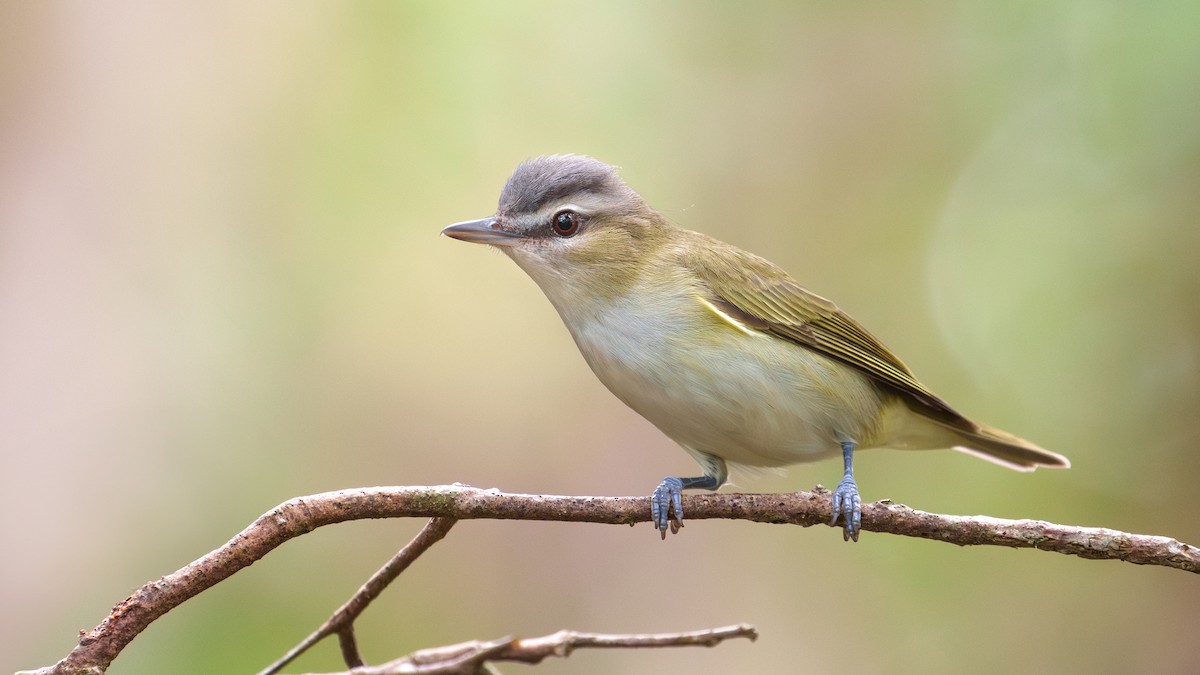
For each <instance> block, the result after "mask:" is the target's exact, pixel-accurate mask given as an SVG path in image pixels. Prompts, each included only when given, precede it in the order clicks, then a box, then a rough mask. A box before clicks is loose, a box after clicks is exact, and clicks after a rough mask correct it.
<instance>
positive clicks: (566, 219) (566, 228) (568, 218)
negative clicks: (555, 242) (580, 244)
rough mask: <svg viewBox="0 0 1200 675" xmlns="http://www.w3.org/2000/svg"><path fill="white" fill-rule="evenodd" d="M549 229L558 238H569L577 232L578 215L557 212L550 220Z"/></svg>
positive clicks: (571, 212)
mask: <svg viewBox="0 0 1200 675" xmlns="http://www.w3.org/2000/svg"><path fill="white" fill-rule="evenodd" d="M550 227H551V228H553V229H554V234H557V235H558V236H560V237H570V236H572V235H574V234H575V233H576V232H578V231H579V214H578V213H575V212H574V211H559V212H558V213H556V214H554V217H553V218H551V219H550Z"/></svg>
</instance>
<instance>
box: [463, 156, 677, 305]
mask: <svg viewBox="0 0 1200 675" xmlns="http://www.w3.org/2000/svg"><path fill="white" fill-rule="evenodd" d="M669 227H670V226H669V225H667V224H666V222H665V221H664V220H663V218H662V217H661V216H660V215H659V214H658V213H657V212H655V211H654V210H653V209H651V208H650V206H649V205H647V204H646V202H645V200H643V199H642V197H641V195H639V194H638V193H637V192H634V191H633V189H632V188H630V187H629V186H628V185H626V184H625V181H623V180H621V177H620V176H619V175H617V171H616V169H614V168H613V167H611V166H609V165H607V164H605V163H603V162H600V161H598V160H595V159H592V158H591V157H584V156H581V155H550V156H546V157H537V158H534V159H530V160H528V161H526V162H524V163H522V164H521V165H520V166H518V167H517V168H516V170H515V171H514V172H513V174H512V176H511V177H509V179H508V182H507V183H506V184H505V185H504V190H503V191H502V192H501V193H500V204H499V207H498V208H497V210H496V214H495V215H493V216H490V217H488V218H482V219H480V220H470V221H466V222H462V223H455V224H454V225H451V226H449V227H447V228H446V229H444V230H442V234H444V235H446V236H448V237H452V238H454V239H461V240H463V241H469V242H475V243H480V244H490V245H492V246H495V247H497V248H499V249H500V250H502V251H504V252H505V253H507V254H508V256H509V257H511V258H512V259H513V260H514V261H515V262H516V263H517V264H518V265H520V266H521V268H522V269H524V270H525V272H526V273H527V274H529V276H531V277H533V279H534V281H536V282H537V283H538V285H539V286H541V287H542V289H543V290H544V291H545V292H546V294H547V295H550V296H551V300H552V301H553V300H555V297H554V295H555V294H556V288H555V287H556V286H560V285H561V286H565V287H566V288H565V289H563V291H562V292H569V293H571V294H572V295H575V296H578V295H579V294H580V293H586V294H589V295H598V296H605V297H610V296H612V295H614V294H618V293H620V292H621V291H622V290H623V288H624V287H625V286H627V285H628V284H629V283H631V282H632V280H633V279H634V278H636V275H637V273H638V271H639V270H640V268H641V267H642V265H643V264H644V261H645V260H646V258H647V256H649V255H651V254H652V252H653V251H654V250H655V249H656V248H657V245H658V244H659V243H660V242H661V241H662V239H663V238H664V235H666V234H667V232H668V231H669ZM556 304H557V303H556Z"/></svg>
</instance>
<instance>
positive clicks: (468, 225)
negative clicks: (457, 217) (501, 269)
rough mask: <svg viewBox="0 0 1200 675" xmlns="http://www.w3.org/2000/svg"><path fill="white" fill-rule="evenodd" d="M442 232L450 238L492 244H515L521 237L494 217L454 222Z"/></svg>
mask: <svg viewBox="0 0 1200 675" xmlns="http://www.w3.org/2000/svg"><path fill="white" fill-rule="evenodd" d="M442 234H444V235H446V236H447V237H450V238H451V239H461V240H462V241H469V242H472V243H475V244H491V245H492V246H515V245H516V244H517V242H519V241H520V240H521V239H522V236H521V235H520V234H517V233H516V232H512V231H510V230H506V229H504V226H503V225H501V224H500V221H499V220H498V219H497V218H495V217H492V218H482V219H480V220H467V221H463V222H461V223H455V224H453V225H451V226H449V227H447V228H446V229H444V230H442Z"/></svg>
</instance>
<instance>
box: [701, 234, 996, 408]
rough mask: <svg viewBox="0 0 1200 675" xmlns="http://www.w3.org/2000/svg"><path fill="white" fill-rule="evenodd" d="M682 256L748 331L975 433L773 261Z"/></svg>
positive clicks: (722, 249)
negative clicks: (822, 359) (831, 363)
mask: <svg viewBox="0 0 1200 675" xmlns="http://www.w3.org/2000/svg"><path fill="white" fill-rule="evenodd" d="M713 241H715V240H713ZM683 256H684V257H685V264H687V266H688V267H689V268H690V269H691V270H692V271H693V272H694V273H695V274H696V275H697V276H698V277H699V278H700V279H702V280H703V281H704V283H705V284H706V285H707V287H708V288H709V289H710V290H711V293H712V297H710V298H707V301H708V302H711V303H712V304H713V305H715V306H717V307H718V308H720V309H721V311H723V312H726V313H727V314H729V315H730V316H732V317H734V318H735V319H737V320H738V321H740V322H742V323H744V324H745V325H746V326H748V327H749V328H752V329H754V330H758V331H761V332H764V333H768V334H771V335H775V336H777V337H780V338H783V339H785V340H789V341H791V342H794V343H796V344H797V345H799V346H801V347H805V348H808V349H812V350H815V351H817V352H820V353H822V354H825V355H826V356H829V357H831V358H834V359H837V360H838V361H841V362H842V363H845V364H847V365H849V366H851V367H853V368H856V369H858V370H859V371H861V372H863V373H864V374H866V375H867V376H869V377H870V378H872V379H873V380H875V381H876V382H878V383H879V384H881V385H883V386H885V387H886V388H887V389H890V390H891V391H893V392H895V393H896V394H897V395H899V396H900V397H901V398H903V399H904V400H905V401H906V402H908V404H909V405H910V407H913V408H915V409H917V410H918V411H920V412H922V413H924V414H925V415H928V416H929V417H932V418H934V419H937V420H939V421H941V422H943V423H946V424H949V425H951V426H954V427H958V428H960V429H965V430H970V431H973V430H975V429H976V425H975V424H974V423H973V422H971V421H970V420H968V419H967V418H965V417H963V416H962V415H961V414H959V413H958V412H957V411H955V410H954V409H953V408H951V407H950V406H949V405H948V404H947V403H946V402H945V401H943V400H941V399H940V398H938V396H937V395H935V394H934V393H933V392H931V391H930V390H929V389H927V388H926V387H925V385H923V384H921V383H920V382H919V381H917V378H916V377H915V376H914V375H913V373H912V371H911V370H909V368H908V366H906V365H904V362H903V361H901V360H900V359H899V358H898V357H897V356H896V355H895V354H893V353H892V352H891V351H890V350H888V348H887V347H885V346H884V345H883V343H881V342H880V341H879V340H878V339H876V338H875V336H873V335H871V334H870V333H869V332H868V331H867V330H866V329H865V328H863V327H862V326H861V325H860V324H859V323H858V322H856V321H855V320H854V319H852V318H850V316H849V315H847V314H846V313H845V312H843V311H841V310H840V309H838V307H837V305H835V304H834V303H832V302H830V301H829V300H827V299H825V298H823V297H821V296H819V295H817V294H815V293H812V292H810V291H808V290H806V289H805V288H803V287H802V286H800V284H798V283H796V281H795V280H793V279H792V278H791V277H790V276H788V274H787V273H786V272H784V271H783V270H782V269H780V268H779V267H777V266H775V265H774V264H772V263H771V262H769V261H767V260H764V259H763V258H760V257H758V256H755V255H752V254H750V253H746V252H745V251H742V250H740V249H737V248H734V247H732V246H727V245H721V246H716V247H714V246H696V247H689V249H688V250H687V251H686V252H684V253H683Z"/></svg>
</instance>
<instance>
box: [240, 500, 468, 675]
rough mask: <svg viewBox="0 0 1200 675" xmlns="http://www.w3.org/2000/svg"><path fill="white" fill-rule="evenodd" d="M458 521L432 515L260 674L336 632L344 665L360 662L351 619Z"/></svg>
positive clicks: (272, 670) (266, 674) (270, 672)
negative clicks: (363, 580) (294, 644)
mask: <svg viewBox="0 0 1200 675" xmlns="http://www.w3.org/2000/svg"><path fill="white" fill-rule="evenodd" d="M456 522H458V521H457V520H455V519H453V518H433V519H431V520H430V521H429V522H428V523H426V524H425V527H423V528H421V531H420V532H418V533H417V536H415V537H413V539H412V541H410V542H408V544H406V545H405V546H404V548H402V549H400V552H399V553H397V554H396V555H395V556H393V557H392V559H391V560H389V561H387V563H386V564H384V566H383V567H381V568H379V571H377V572H376V573H375V574H373V575H371V578H370V579H368V580H367V583H365V584H363V585H362V587H361V588H359V589H358V592H356V593H355V594H354V595H353V596H351V597H350V599H349V600H347V601H346V603H345V604H343V605H342V606H341V607H339V608H338V609H337V611H335V612H334V613H333V614H332V615H331V616H330V617H329V618H328V619H327V620H326V621H325V623H323V624H321V626H320V627H319V628H317V629H316V630H315V631H313V633H312V634H311V635H309V636H308V637H306V638H304V640H303V641H302V642H300V644H298V645H296V646H295V647H292V648H291V649H290V650H289V651H288V653H286V654H284V655H283V656H282V657H280V659H279V660H278V661H276V662H275V663H272V664H271V665H269V666H267V667H266V668H265V669H264V670H263V671H262V672H260V673H259V675H273V674H274V673H278V672H279V671H280V670H283V668H284V667H286V666H287V664H289V663H291V662H292V661H294V660H295V659H296V657H298V656H300V655H301V654H303V653H304V652H306V651H308V649H309V648H310V647H312V646H313V645H315V644H317V643H318V642H320V641H321V640H324V639H325V638H327V637H329V636H330V635H334V634H336V635H337V636H338V643H339V645H340V646H341V650H342V660H343V661H345V663H346V665H347V666H349V667H351V668H354V667H356V666H361V665H363V662H362V657H361V656H359V653H358V644H357V643H356V641H355V639H354V620H355V619H357V618H358V616H359V615H360V614H362V613H363V610H365V609H366V608H367V606H368V605H370V604H371V601H373V600H374V599H375V598H377V597H379V594H380V593H382V592H383V589H385V588H387V587H388V584H390V583H392V582H393V581H395V580H396V577H398V576H400V573H401V572H403V571H404V570H406V569H408V566H409V565H411V564H412V562H413V561H414V560H416V559H417V558H418V557H419V556H420V555H421V554H422V553H424V552H425V551H426V550H428V549H429V547H430V546H433V545H434V544H435V543H437V542H438V541H441V539H442V537H445V536H446V533H447V532H449V531H450V528H451V527H454V523H456Z"/></svg>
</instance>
